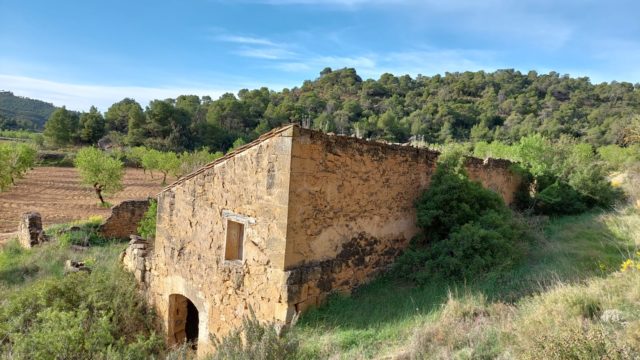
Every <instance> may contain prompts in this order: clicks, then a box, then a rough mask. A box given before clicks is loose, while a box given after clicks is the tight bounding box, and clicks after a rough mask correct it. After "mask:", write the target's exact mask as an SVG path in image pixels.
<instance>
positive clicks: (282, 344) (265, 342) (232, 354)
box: [210, 310, 298, 360]
mask: <svg viewBox="0 0 640 360" xmlns="http://www.w3.org/2000/svg"><path fill="white" fill-rule="evenodd" d="M211 340H212V341H213V345H214V347H215V348H216V352H215V353H214V354H213V355H212V356H211V357H210V359H211V360H236V359H237V360H244V359H255V360H280V359H296V358H297V356H296V355H297V352H298V342H297V341H296V340H294V339H291V338H287V337H284V336H280V335H279V334H278V332H277V331H276V329H275V326H274V324H272V323H261V322H260V321H259V320H258V319H257V318H256V315H255V313H254V312H253V310H250V315H249V316H245V318H244V319H243V320H242V326H241V327H239V328H237V329H236V330H233V331H231V332H230V333H229V334H227V335H226V336H224V337H222V338H221V339H219V338H218V337H216V336H212V339H211Z"/></svg>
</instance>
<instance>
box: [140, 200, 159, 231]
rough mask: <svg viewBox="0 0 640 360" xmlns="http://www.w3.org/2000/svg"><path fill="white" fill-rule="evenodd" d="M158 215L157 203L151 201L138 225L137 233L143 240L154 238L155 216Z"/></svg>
mask: <svg viewBox="0 0 640 360" xmlns="http://www.w3.org/2000/svg"><path fill="white" fill-rule="evenodd" d="M157 214H158V202H157V201H156V200H151V203H150V204H149V209H147V211H146V212H145V213H144V216H143V217H142V220H140V224H138V233H139V234H140V236H142V237H143V238H145V239H153V238H155V237H156V216H157Z"/></svg>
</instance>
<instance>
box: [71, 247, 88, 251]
mask: <svg viewBox="0 0 640 360" xmlns="http://www.w3.org/2000/svg"><path fill="white" fill-rule="evenodd" d="M71 250H73V251H77V252H82V251H86V250H89V247H88V246H80V245H71Z"/></svg>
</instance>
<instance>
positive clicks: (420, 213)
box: [394, 159, 526, 283]
mask: <svg viewBox="0 0 640 360" xmlns="http://www.w3.org/2000/svg"><path fill="white" fill-rule="evenodd" d="M456 164H457V162H456V161H455V159H453V160H451V159H447V160H445V162H443V163H442V164H440V165H439V166H438V168H437V170H436V173H435V174H434V176H433V178H432V180H431V185H430V187H429V189H427V190H426V191H425V192H424V193H423V194H422V196H421V197H420V198H419V199H418V200H417V201H416V210H417V223H418V226H419V227H420V228H421V229H422V232H421V233H420V234H419V235H417V236H416V237H415V238H414V239H413V240H412V242H411V244H410V246H409V248H408V249H407V250H406V251H405V253H404V254H403V255H402V256H401V257H400V258H399V259H398V260H397V261H396V264H395V271H394V273H395V274H396V275H398V276H400V277H404V278H409V279H411V280H413V281H415V282H417V283H425V282H427V281H429V280H432V279H433V278H434V277H441V278H447V279H469V278H473V277H476V276H478V275H481V274H485V273H488V272H499V271H502V270H504V269H507V268H509V267H511V266H512V265H514V264H515V263H516V262H518V260H519V259H520V258H521V257H522V255H523V254H524V250H525V245H524V242H523V241H522V240H523V239H526V232H525V230H524V227H523V226H521V225H520V224H518V223H517V222H516V221H515V219H514V218H513V215H512V213H511V211H510V210H509V209H508V208H507V207H506V206H505V204H504V202H503V201H502V199H501V198H500V196H499V195H497V194H496V193H494V192H492V191H490V190H487V189H484V188H483V187H482V186H481V185H480V184H479V183H477V182H473V181H470V180H469V179H468V178H467V177H466V175H465V174H464V173H463V172H462V171H461V170H460V168H459V167H458V166H457V165H456Z"/></svg>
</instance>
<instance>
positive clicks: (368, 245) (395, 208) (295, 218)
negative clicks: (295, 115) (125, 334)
mask: <svg viewBox="0 0 640 360" xmlns="http://www.w3.org/2000/svg"><path fill="white" fill-rule="evenodd" d="M437 156H438V153H436V152H433V151H430V150H427V149H418V148H414V147H410V146H400V145H389V144H384V143H379V142H371V141H365V140H360V139H355V138H351V137H343V136H331V135H326V134H323V133H321V132H317V131H312V130H308V129H304V128H301V127H299V126H295V125H290V126H286V127H283V128H280V129H276V130H274V131H271V132H270V133H268V134H265V135H263V136H262V137H260V138H259V139H257V140H256V141H254V142H252V143H250V144H247V145H246V146H243V147H242V148H240V149H237V150H236V151H234V152H233V153H230V154H228V155H227V156H224V157H222V158H220V159H217V160H216V161H214V162H213V163H211V164H208V165H207V166H205V167H203V168H202V169H200V170H198V171H196V172H194V173H192V174H190V175H188V176H185V177H183V178H181V179H180V180H178V181H177V182H175V183H174V184H172V185H170V186H168V187H167V188H165V189H164V190H163V191H162V192H161V193H160V194H159V195H158V218H157V234H156V238H155V240H154V241H153V242H152V243H150V244H148V245H142V244H139V243H136V244H137V245H138V246H137V248H138V249H139V251H138V252H137V254H138V258H135V259H133V262H134V263H135V264H137V265H135V264H134V265H133V268H135V269H137V270H136V271H137V272H136V277H137V278H138V279H139V281H141V282H142V283H143V287H144V289H145V294H146V296H147V298H148V300H149V302H150V303H151V304H152V305H153V306H154V307H155V308H156V310H157V312H158V314H159V315H160V317H161V318H162V321H163V326H164V328H165V330H166V334H167V338H168V343H169V344H178V343H181V342H184V341H185V340H191V341H194V342H196V343H197V346H198V351H199V352H201V353H204V352H207V351H209V350H211V342H210V339H209V334H216V335H218V336H221V335H224V334H225V333H226V332H227V331H229V330H230V329H232V328H234V327H236V326H238V325H239V324H240V322H241V319H242V317H243V316H244V315H246V314H248V309H249V308H252V309H253V310H254V311H255V313H256V315H257V317H258V318H259V319H261V320H275V321H277V322H281V323H287V322H290V321H291V320H292V319H293V318H294V316H295V315H296V314H298V313H300V312H302V311H304V310H305V309H307V308H309V307H310V306H315V305H317V304H319V303H320V302H322V301H323V299H325V298H326V296H327V295H328V294H330V293H332V292H336V291H338V292H345V293H348V292H350V291H351V290H352V289H353V288H355V287H357V286H358V285H360V284H363V283H364V282H366V281H368V280H370V279H372V277H373V276H374V275H375V274H376V273H378V272H379V271H380V270H382V269H384V268H385V267H387V266H388V265H389V264H391V262H392V261H393V260H394V258H395V257H396V256H397V255H398V254H399V253H400V252H401V251H402V249H403V248H405V247H406V246H407V244H408V242H409V240H410V239H411V237H412V236H413V235H415V234H416V232H417V231H418V229H417V228H416V224H415V210H414V206H413V203H414V200H415V199H416V198H417V197H418V195H419V194H420V193H421V192H422V191H423V190H424V189H425V188H427V187H428V186H429V181H430V178H431V175H432V174H433V173H434V170H435V165H436V158H437ZM467 170H468V173H469V175H470V177H472V178H474V179H477V180H478V181H480V182H482V183H483V184H484V186H486V187H488V188H490V189H493V190H495V191H496V192H498V193H499V194H501V195H502V197H503V198H504V199H505V201H506V202H507V203H510V202H512V200H513V195H514V192H515V191H516V189H517V188H518V186H519V184H520V178H519V177H518V176H517V175H515V174H513V173H512V172H511V171H510V170H509V163H508V162H506V161H499V160H490V161H482V160H479V159H469V160H468V161H467ZM136 244H134V245H136ZM134 245H132V246H134Z"/></svg>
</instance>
